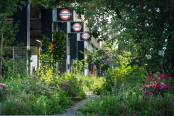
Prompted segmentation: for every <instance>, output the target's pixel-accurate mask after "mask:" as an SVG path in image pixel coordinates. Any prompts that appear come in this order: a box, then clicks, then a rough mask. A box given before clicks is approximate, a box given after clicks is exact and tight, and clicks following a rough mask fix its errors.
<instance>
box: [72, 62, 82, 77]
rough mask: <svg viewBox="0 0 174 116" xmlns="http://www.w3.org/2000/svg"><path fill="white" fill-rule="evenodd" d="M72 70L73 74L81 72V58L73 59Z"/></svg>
mask: <svg viewBox="0 0 174 116" xmlns="http://www.w3.org/2000/svg"><path fill="white" fill-rule="evenodd" d="M73 72H74V73H75V74H77V73H80V74H83V60H81V61H80V60H78V59H75V60H74V65H73Z"/></svg>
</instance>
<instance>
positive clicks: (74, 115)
mask: <svg viewBox="0 0 174 116" xmlns="http://www.w3.org/2000/svg"><path fill="white" fill-rule="evenodd" d="M86 95H87V99H86V100H82V101H80V102H77V103H76V104H75V105H74V106H73V107H71V108H68V109H66V111H67V112H66V113H64V114H61V115H57V116H79V113H78V109H79V108H80V107H81V106H82V104H83V103H84V102H85V101H87V100H90V99H94V98H96V95H94V94H93V93H92V92H86Z"/></svg>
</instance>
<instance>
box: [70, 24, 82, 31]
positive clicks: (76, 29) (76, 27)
mask: <svg viewBox="0 0 174 116" xmlns="http://www.w3.org/2000/svg"><path fill="white" fill-rule="evenodd" d="M72 28H73V30H74V31H76V32H78V31H80V30H81V29H82V26H81V24H80V23H74V25H73V26H72Z"/></svg>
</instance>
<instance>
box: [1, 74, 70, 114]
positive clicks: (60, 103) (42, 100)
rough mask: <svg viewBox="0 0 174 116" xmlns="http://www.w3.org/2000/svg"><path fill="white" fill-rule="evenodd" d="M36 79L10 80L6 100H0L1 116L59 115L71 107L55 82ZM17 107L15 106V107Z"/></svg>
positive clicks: (67, 98)
mask: <svg viewBox="0 0 174 116" xmlns="http://www.w3.org/2000/svg"><path fill="white" fill-rule="evenodd" d="M40 78H41V77H40V76H38V77H35V76H34V77H27V78H11V79H7V80H4V81H5V83H6V84H7V85H8V88H7V90H6V93H7V94H8V95H7V98H6V99H3V100H2V99H1V100H2V101H1V103H2V112H1V113H0V114H3V115H17V114H18V115H29V114H30V115H38V114H40V115H41V114H42V115H45V114H60V113H63V112H65V110H64V108H66V107H69V106H70V105H72V103H71V99H70V98H69V97H67V93H66V92H65V91H62V90H60V89H59V86H58V83H57V82H55V81H51V82H46V81H45V80H40ZM16 105H17V106H16Z"/></svg>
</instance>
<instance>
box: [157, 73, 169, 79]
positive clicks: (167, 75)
mask: <svg viewBox="0 0 174 116" xmlns="http://www.w3.org/2000/svg"><path fill="white" fill-rule="evenodd" d="M158 77H160V78H165V79H170V78H171V75H169V74H162V75H158Z"/></svg>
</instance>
